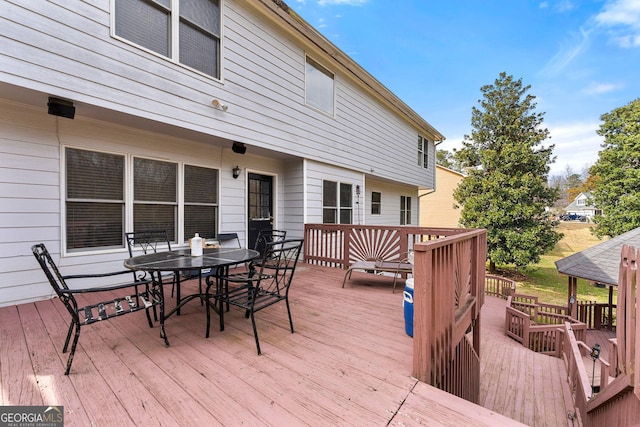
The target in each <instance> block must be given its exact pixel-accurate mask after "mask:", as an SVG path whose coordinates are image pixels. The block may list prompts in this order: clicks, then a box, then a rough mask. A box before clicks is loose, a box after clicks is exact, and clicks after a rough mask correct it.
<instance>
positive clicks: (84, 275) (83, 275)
mask: <svg viewBox="0 0 640 427" xmlns="http://www.w3.org/2000/svg"><path fill="white" fill-rule="evenodd" d="M134 271H136V270H120V271H112V272H109V273H94V274H70V275H68V276H62V278H63V279H65V280H67V279H88V278H92V277H93V278H96V277H109V276H117V275H119V274H127V273H128V274H131V273H133V272H134Z"/></svg>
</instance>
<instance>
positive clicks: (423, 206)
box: [418, 165, 465, 228]
mask: <svg viewBox="0 0 640 427" xmlns="http://www.w3.org/2000/svg"><path fill="white" fill-rule="evenodd" d="M464 177H465V175H464V174H463V173H461V172H457V171H454V170H452V169H448V168H445V167H443V166H440V165H436V183H437V190H435V191H421V192H420V195H419V196H418V198H419V200H420V226H421V227H447V228H457V227H460V224H459V221H460V214H461V212H462V211H461V209H460V208H458V209H455V208H454V205H456V201H455V200H454V198H453V192H454V191H455V190H456V188H458V184H460V182H461V181H462V180H463V179H464Z"/></svg>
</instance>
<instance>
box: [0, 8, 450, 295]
mask: <svg viewBox="0 0 640 427" xmlns="http://www.w3.org/2000/svg"><path fill="white" fill-rule="evenodd" d="M178 5H179V8H178ZM174 10H175V11H177V10H179V13H180V16H178V15H177V14H176V13H173V11H174ZM0 17H1V18H2V22H3V24H2V32H1V33H0V58H2V60H1V61H0V152H1V153H2V155H1V157H0V197H1V198H2V202H1V203H0V219H1V221H0V305H7V304H16V303H21V302H26V301H31V300H36V299H41V298H47V297H49V296H51V290H50V289H49V286H48V285H47V284H46V282H45V277H44V275H43V274H42V272H41V271H40V270H39V267H38V266H37V264H36V262H35V260H34V258H33V256H32V254H31V252H30V247H31V245H33V244H34V243H38V242H44V243H45V244H46V245H47V247H48V248H49V250H50V252H51V253H52V254H53V256H54V259H55V260H56V261H57V262H58V263H59V265H60V266H61V267H62V268H63V270H64V272H65V273H66V274H74V273H80V272H90V271H105V270H119V269H122V268H123V265H122V261H123V259H124V258H126V257H128V255H127V249H126V247H125V243H124V239H123V233H124V232H126V231H133V230H143V229H150V228H164V229H168V230H169V232H170V235H171V238H172V240H173V241H174V242H175V245H176V246H183V245H185V244H186V242H187V241H188V239H189V238H190V237H192V236H193V235H194V233H195V232H199V233H200V235H202V236H204V237H206V238H214V237H215V236H216V235H217V233H218V232H219V231H222V232H237V233H238V234H239V235H240V239H241V241H242V243H243V245H247V246H251V245H252V242H253V241H254V240H255V236H256V234H257V231H258V230H259V229H260V228H264V227H266V228H270V227H274V228H281V229H286V230H287V231H288V233H289V234H288V235H289V236H291V237H301V236H302V235H303V229H304V224H305V223H322V222H331V223H336V222H339V223H361V224H370V225H375V224H381V225H403V224H413V225H417V224H418V218H419V206H418V194H419V191H421V190H426V191H431V190H433V189H435V145H436V144H437V143H438V142H439V141H441V140H443V139H444V137H443V136H442V135H441V134H440V133H439V132H438V131H437V130H436V129H434V128H433V127H432V126H431V125H430V124H429V123H428V122H427V121H426V120H424V119H423V118H422V117H420V116H419V115H418V114H416V113H415V112H414V111H413V110H412V109H410V108H409V107H408V106H407V105H406V104H405V103H403V102H402V101H401V100H400V99H398V98H397V97H396V96H395V95H394V94H393V93H391V92H390V91H389V90H388V89H386V88H385V87H384V86H383V85H382V84H381V83H380V82H378V81H377V80H376V79H374V78H373V77H372V76H371V75H370V74H368V73H367V72H366V71H365V70H364V69H362V68H361V67H360V66H359V65H358V64H356V63H355V62H354V61H353V60H352V59H351V58H349V57H348V56H347V55H345V54H344V53H343V52H342V51H340V50H339V49H338V48H336V47H335V46H334V45H333V44H331V43H330V42H329V41H328V40H327V39H325V38H324V37H323V36H322V35H321V34H320V33H318V32H317V31H316V30H315V29H313V28H312V27H311V26H310V25H309V24H307V23H306V22H305V21H304V20H302V19H301V18H300V17H299V16H297V15H296V14H295V12H293V11H292V10H290V9H289V8H288V7H287V5H286V4H285V3H284V2H282V1H279V0H196V1H190V2H186V1H180V0H166V1H162V2H150V1H145V0H92V1H91V2H73V7H71V6H70V5H69V2H68V1H66V0H52V1H46V2H39V1H31V2H8V1H4V0H0Z"/></svg>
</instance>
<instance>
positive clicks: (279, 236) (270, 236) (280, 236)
mask: <svg viewBox="0 0 640 427" xmlns="http://www.w3.org/2000/svg"><path fill="white" fill-rule="evenodd" d="M286 238H287V232H286V230H260V231H258V238H257V239H256V244H255V246H254V248H253V249H254V250H256V251H258V252H260V255H262V254H263V253H264V250H265V248H266V247H267V244H269V243H272V242H278V241H282V240H285V239H286Z"/></svg>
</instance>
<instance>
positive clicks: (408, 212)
mask: <svg viewBox="0 0 640 427" xmlns="http://www.w3.org/2000/svg"><path fill="white" fill-rule="evenodd" d="M411 199H412V197H411V196H402V195H401V196H400V225H411V217H412V215H413V212H412V210H413V207H412V206H411V205H412V204H413V203H412V202H411ZM407 201H408V202H409V208H408V209H407Z"/></svg>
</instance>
